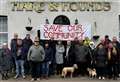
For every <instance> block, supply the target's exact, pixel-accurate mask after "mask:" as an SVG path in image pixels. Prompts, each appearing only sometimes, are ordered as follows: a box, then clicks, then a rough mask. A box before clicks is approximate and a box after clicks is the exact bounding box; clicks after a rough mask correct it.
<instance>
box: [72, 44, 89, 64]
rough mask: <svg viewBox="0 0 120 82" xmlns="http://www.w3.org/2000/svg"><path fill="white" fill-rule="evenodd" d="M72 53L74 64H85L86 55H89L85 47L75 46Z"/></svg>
mask: <svg viewBox="0 0 120 82" xmlns="http://www.w3.org/2000/svg"><path fill="white" fill-rule="evenodd" d="M74 51H75V60H76V62H87V55H88V53H89V50H88V47H87V46H84V45H79V44H77V45H75V50H74Z"/></svg>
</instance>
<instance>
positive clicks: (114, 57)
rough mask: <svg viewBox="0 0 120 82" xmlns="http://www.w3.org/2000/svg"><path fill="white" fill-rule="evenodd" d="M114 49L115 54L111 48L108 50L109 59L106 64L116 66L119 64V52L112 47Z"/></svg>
mask: <svg viewBox="0 0 120 82" xmlns="http://www.w3.org/2000/svg"><path fill="white" fill-rule="evenodd" d="M114 48H115V49H116V51H117V53H116V54H114V53H113V48H112V49H111V50H110V52H111V58H110V59H108V64H118V63H119V51H118V48H117V47H114ZM107 55H108V54H107ZM107 58H108V57H107Z"/></svg>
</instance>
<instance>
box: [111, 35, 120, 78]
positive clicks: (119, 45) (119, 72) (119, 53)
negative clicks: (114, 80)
mask: <svg viewBox="0 0 120 82" xmlns="http://www.w3.org/2000/svg"><path fill="white" fill-rule="evenodd" d="M112 42H113V44H115V45H116V47H117V49H118V64H117V66H118V74H119V77H120V70H119V69H120V43H119V41H118V40H117V37H115V36H114V37H113V38H112Z"/></svg>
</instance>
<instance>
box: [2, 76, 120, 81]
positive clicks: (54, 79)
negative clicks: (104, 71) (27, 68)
mask: <svg viewBox="0 0 120 82" xmlns="http://www.w3.org/2000/svg"><path fill="white" fill-rule="evenodd" d="M0 82H32V81H31V77H30V76H27V77H26V79H23V78H21V77H20V78H18V79H13V78H12V77H11V78H10V79H9V80H0ZM33 82H120V78H118V80H110V79H106V80H98V79H90V78H88V77H81V76H80V77H74V78H69V77H67V78H60V77H58V76H52V77H50V78H49V79H48V80H46V79H41V80H40V81H33Z"/></svg>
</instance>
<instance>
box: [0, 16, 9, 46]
mask: <svg viewBox="0 0 120 82" xmlns="http://www.w3.org/2000/svg"><path fill="white" fill-rule="evenodd" d="M7 42H8V24H7V16H0V48H1V46H2V44H3V43H7Z"/></svg>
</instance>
